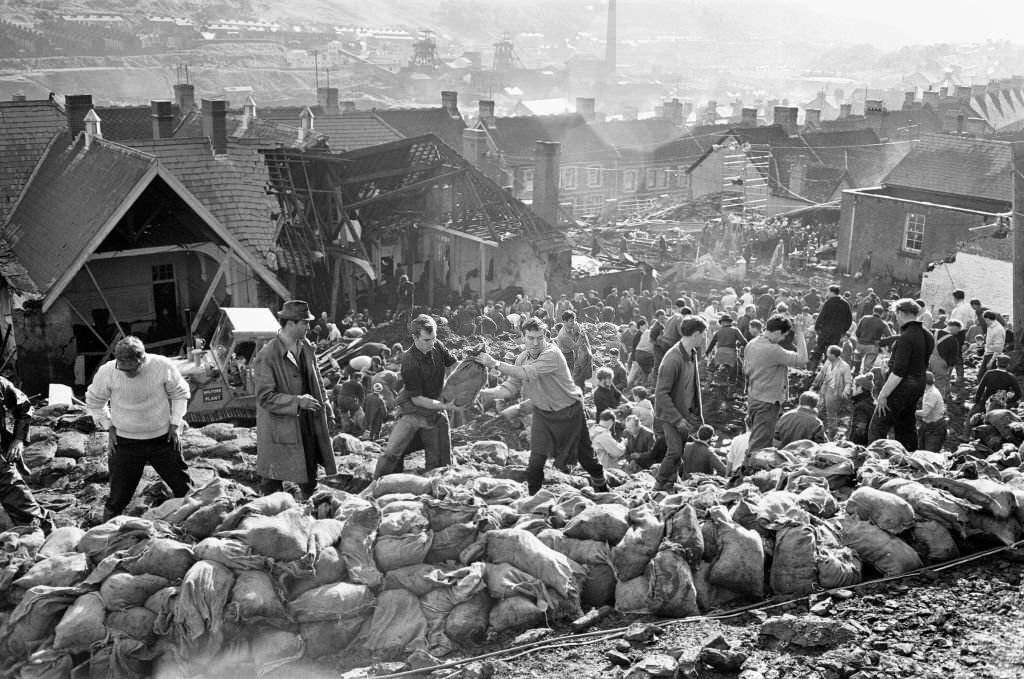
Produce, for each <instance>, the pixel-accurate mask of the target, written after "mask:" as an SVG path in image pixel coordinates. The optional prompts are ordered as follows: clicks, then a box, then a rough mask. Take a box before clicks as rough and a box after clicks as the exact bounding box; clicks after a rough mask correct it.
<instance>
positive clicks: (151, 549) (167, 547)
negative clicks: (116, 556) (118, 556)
mask: <svg viewBox="0 0 1024 679" xmlns="http://www.w3.org/2000/svg"><path fill="white" fill-rule="evenodd" d="M195 562H196V557H195V553H194V552H193V551H192V547H190V546H189V545H186V544H185V543H184V542H179V541H178V540H172V539H171V538H154V539H152V540H150V541H149V542H147V543H146V545H145V547H144V548H143V550H142V552H141V553H140V554H139V555H138V556H135V557H131V558H128V559H125V560H124V561H123V562H122V564H123V565H124V567H125V568H126V569H127V570H128V572H129V573H131V574H132V575H142V574H143V573H149V574H151V575H159V576H160V577H162V578H167V579H168V580H180V579H181V578H183V577H185V573H187V572H188V569H189V568H191V567H192V564H194V563H195Z"/></svg>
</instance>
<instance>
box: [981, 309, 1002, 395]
mask: <svg viewBox="0 0 1024 679" xmlns="http://www.w3.org/2000/svg"><path fill="white" fill-rule="evenodd" d="M981 317H982V318H983V319H985V356H984V358H982V359H981V367H980V368H978V379H979V380H980V379H981V378H982V377H984V375H985V371H986V370H988V369H989V367H990V366H991V365H992V359H993V358H994V357H996V356H998V355H999V354H1001V353H1003V349H1004V348H1005V347H1006V328H1004V327H1003V324H1002V323H1001V322H1000V318H999V315H998V314H997V313H996V312H994V311H992V310H991V309H989V310H987V311H986V312H985V313H984V314H982V315H981Z"/></svg>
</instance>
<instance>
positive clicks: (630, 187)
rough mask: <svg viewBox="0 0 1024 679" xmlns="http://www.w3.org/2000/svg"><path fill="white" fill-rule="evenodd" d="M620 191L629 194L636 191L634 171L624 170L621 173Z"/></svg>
mask: <svg viewBox="0 0 1024 679" xmlns="http://www.w3.org/2000/svg"><path fill="white" fill-rule="evenodd" d="M622 190H623V191H628V192H630V193H632V192H634V191H636V170H626V171H625V172H623V173H622Z"/></svg>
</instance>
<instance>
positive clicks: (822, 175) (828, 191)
mask: <svg viewBox="0 0 1024 679" xmlns="http://www.w3.org/2000/svg"><path fill="white" fill-rule="evenodd" d="M806 172H807V174H806V176H805V177H804V185H803V189H801V191H800V196H801V197H803V198H806V199H808V200H812V201H814V202H815V203H818V204H821V203H827V202H828V201H830V200H832V199H833V197H835V195H836V192H837V190H838V189H839V187H840V186H842V184H843V180H844V179H846V177H847V173H846V170H844V169H843V168H841V167H828V166H826V165H808V166H807V168H806Z"/></svg>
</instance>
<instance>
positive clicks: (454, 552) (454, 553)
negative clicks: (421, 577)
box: [426, 522, 477, 563]
mask: <svg viewBox="0 0 1024 679" xmlns="http://www.w3.org/2000/svg"><path fill="white" fill-rule="evenodd" d="M476 537H477V530H476V524H475V523H473V522H467V523H453V524H452V525H450V526H448V527H447V528H444V529H442V530H440V531H437V532H435V533H434V539H433V540H432V541H431V543H430V551H429V552H427V558H426V560H427V561H429V562H431V563H442V562H444V561H458V559H459V554H460V553H461V552H462V550H464V549H465V548H466V547H469V546H470V545H471V544H473V542H474V541H475V540H476Z"/></svg>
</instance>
